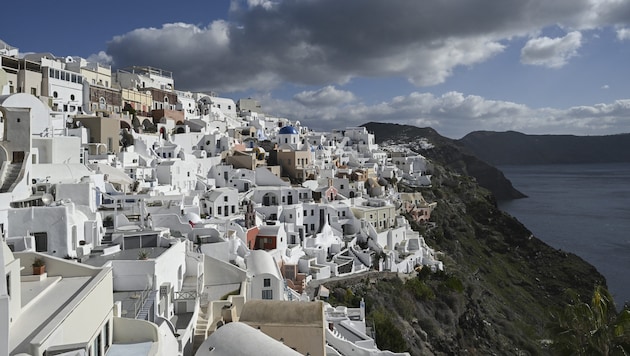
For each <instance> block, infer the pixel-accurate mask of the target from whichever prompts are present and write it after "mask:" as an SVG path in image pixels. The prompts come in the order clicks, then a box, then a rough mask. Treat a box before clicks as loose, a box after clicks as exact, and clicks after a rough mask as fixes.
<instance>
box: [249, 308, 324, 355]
mask: <svg viewBox="0 0 630 356" xmlns="http://www.w3.org/2000/svg"><path fill="white" fill-rule="evenodd" d="M239 322H241V323H245V324H247V325H249V326H251V327H253V328H258V329H260V331H262V332H263V333H265V334H267V335H268V336H270V337H272V338H274V339H276V340H279V341H282V342H284V344H285V345H287V346H289V347H291V348H293V349H294V350H296V351H297V352H299V353H301V354H302V355H306V354H309V355H325V354H326V335H325V329H326V321H325V318H324V304H323V302H321V301H314V302H290V301H277V300H250V301H248V302H247V303H245V305H244V306H243V310H242V312H241V316H240V319H239Z"/></svg>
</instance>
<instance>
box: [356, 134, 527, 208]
mask: <svg viewBox="0 0 630 356" xmlns="http://www.w3.org/2000/svg"><path fill="white" fill-rule="evenodd" d="M362 126H364V127H366V128H367V129H368V131H370V132H372V133H374V136H375V138H376V142H377V143H378V144H381V145H383V144H385V145H387V144H405V145H408V146H409V147H410V148H411V149H413V150H414V151H416V152H418V153H420V154H422V155H423V156H425V157H427V158H429V159H434V158H439V161H440V164H442V165H443V166H444V167H446V168H448V169H451V170H453V171H455V172H458V173H461V174H465V175H468V176H471V177H474V178H475V179H476V180H477V182H478V183H479V185H480V186H482V187H484V188H486V189H488V190H490V191H491V192H492V193H493V194H494V196H495V197H496V198H497V199H499V200H503V199H518V198H524V197H525V194H523V193H521V192H519V191H518V190H516V189H515V188H514V187H513V186H512V183H511V182H510V181H509V180H508V179H507V178H505V176H504V175H503V172H501V171H500V170H498V169H497V168H495V167H494V166H491V165H490V164H488V163H486V162H484V161H483V160H481V159H479V158H477V156H475V154H474V153H473V152H472V151H469V150H467V149H466V148H465V147H462V146H461V145H459V144H458V142H457V141H455V140H451V139H449V138H446V137H443V136H441V135H440V134H438V133H437V131H435V130H433V129H431V128H420V127H415V126H409V125H398V124H385V123H378V122H370V123H367V124H364V125H362ZM422 139H426V140H428V141H429V142H430V143H431V144H432V145H433V146H434V147H433V148H431V149H429V150H427V149H424V148H423V145H422V142H421V140H422Z"/></svg>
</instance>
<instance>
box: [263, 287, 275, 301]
mask: <svg viewBox="0 0 630 356" xmlns="http://www.w3.org/2000/svg"><path fill="white" fill-rule="evenodd" d="M262 299H273V290H271V289H268V290H264V291H262Z"/></svg>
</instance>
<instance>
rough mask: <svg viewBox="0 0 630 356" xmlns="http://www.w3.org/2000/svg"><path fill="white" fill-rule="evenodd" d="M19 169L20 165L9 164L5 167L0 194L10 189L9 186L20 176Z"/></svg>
mask: <svg viewBox="0 0 630 356" xmlns="http://www.w3.org/2000/svg"><path fill="white" fill-rule="evenodd" d="M21 169H22V163H9V164H7V165H6V171H5V174H4V179H2V185H1V186H0V193H6V192H8V191H9V189H11V186H12V185H13V183H15V181H16V180H17V178H18V176H19V175H20V170H21Z"/></svg>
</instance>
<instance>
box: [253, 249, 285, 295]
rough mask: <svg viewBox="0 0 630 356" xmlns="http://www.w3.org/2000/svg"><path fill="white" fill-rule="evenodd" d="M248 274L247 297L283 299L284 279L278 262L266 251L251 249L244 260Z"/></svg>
mask: <svg viewBox="0 0 630 356" xmlns="http://www.w3.org/2000/svg"><path fill="white" fill-rule="evenodd" d="M245 264H246V265H247V275H248V276H250V278H251V279H250V285H249V296H248V299H273V300H284V299H285V297H284V279H283V278H282V273H280V268H278V264H277V263H276V261H275V260H274V259H273V257H272V256H271V255H270V254H269V253H268V252H266V251H263V250H253V251H251V253H250V254H249V256H248V257H247V259H246V260H245Z"/></svg>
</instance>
